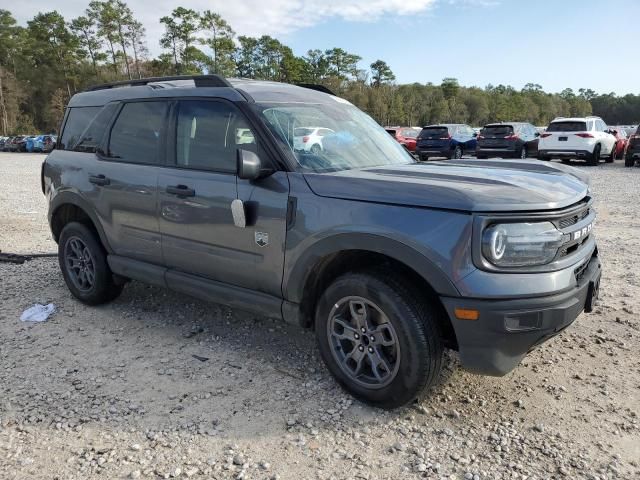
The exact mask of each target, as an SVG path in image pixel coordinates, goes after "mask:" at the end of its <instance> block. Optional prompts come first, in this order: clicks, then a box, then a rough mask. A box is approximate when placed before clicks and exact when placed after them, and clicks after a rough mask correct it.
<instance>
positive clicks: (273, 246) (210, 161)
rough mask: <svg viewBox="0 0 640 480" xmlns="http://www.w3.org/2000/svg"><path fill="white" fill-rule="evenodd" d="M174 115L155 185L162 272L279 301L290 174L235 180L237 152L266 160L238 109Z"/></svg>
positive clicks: (183, 103)
mask: <svg viewBox="0 0 640 480" xmlns="http://www.w3.org/2000/svg"><path fill="white" fill-rule="evenodd" d="M174 112H175V113H174V114H173V115H172V118H173V120H172V124H173V125H174V126H173V127H172V131H173V132H175V133H174V134H173V135H174V137H173V139H172V140H171V142H170V144H171V147H170V148H169V155H170V159H169V163H168V165H167V168H165V169H164V170H163V171H162V173H161V174H160V175H159V182H158V185H159V187H158V188H159V209H160V216H159V222H160V231H161V233H162V251H163V256H164V262H165V264H166V265H167V266H168V267H169V268H172V269H175V270H179V271H182V272H185V273H189V274H195V275H199V276H202V277H206V278H208V279H211V280H215V281H219V282H224V283H226V284H230V285H235V286H239V287H243V288H249V289H252V290H256V291H261V292H264V293H268V294H271V295H274V296H278V297H279V296H281V294H282V289H281V283H282V272H283V266H284V246H285V235H286V212H287V203H288V198H289V182H288V178H287V174H286V172H281V171H279V172H276V173H274V174H273V175H271V176H269V177H267V178H264V179H261V180H259V181H256V182H253V183H252V182H249V181H246V180H241V179H238V178H237V175H236V171H237V151H238V149H239V148H242V149H245V150H253V151H254V152H256V153H258V155H260V157H261V159H262V160H263V161H266V162H269V158H268V156H267V154H266V153H265V151H264V149H263V148H262V147H261V145H260V142H259V140H258V137H257V135H256V134H255V133H254V129H253V128H252V127H251V125H250V123H249V122H248V120H247V119H246V117H245V116H244V114H243V113H242V112H240V111H239V110H238V108H237V107H236V106H235V105H233V104H231V103H229V102H226V101H222V100H210V99H207V100H180V101H178V102H176V103H175V105H174ZM247 132H251V133H247ZM238 139H241V140H240V141H239V140H238ZM235 199H241V200H243V202H244V205H245V210H246V213H247V226H246V227H245V228H240V227H237V226H235V225H234V221H233V216H232V213H231V202H233V201H234V200H235Z"/></svg>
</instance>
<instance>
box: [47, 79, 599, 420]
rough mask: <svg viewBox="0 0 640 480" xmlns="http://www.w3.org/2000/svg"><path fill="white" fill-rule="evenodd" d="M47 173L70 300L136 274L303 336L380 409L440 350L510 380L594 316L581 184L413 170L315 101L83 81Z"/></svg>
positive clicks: (408, 161)
mask: <svg viewBox="0 0 640 480" xmlns="http://www.w3.org/2000/svg"><path fill="white" fill-rule="evenodd" d="M122 86H126V87H127V88H120V87H122ZM274 99H277V101H274ZM308 125H315V127H314V128H320V129H326V130H327V131H330V132H331V133H329V134H327V135H325V136H324V137H323V140H322V141H323V148H322V150H320V151H319V152H317V153H314V154H311V153H310V152H307V151H304V150H298V149H296V148H295V145H296V142H297V138H298V137H299V135H298V133H299V132H297V131H296V130H298V129H303V128H308V127H306V126H308ZM247 131H250V134H247ZM41 180H42V188H43V192H44V194H45V196H46V198H47V201H48V205H49V211H48V218H49V224H50V226H51V231H52V234H53V238H54V239H55V241H56V242H57V243H58V260H59V265H60V269H61V272H62V276H63V277H64V280H65V282H66V284H67V287H68V288H69V290H70V292H71V293H72V294H73V295H74V296H75V297H76V298H78V299H79V300H80V301H82V302H84V303H86V304H90V305H97V304H101V303H105V302H108V301H110V300H113V299H114V298H116V297H117V296H118V295H119V294H120V293H121V292H122V289H123V288H124V285H125V284H126V283H127V281H128V280H130V279H134V280H138V281H142V282H146V283H151V284H154V285H158V286H161V287H166V288H169V289H172V290H174V291H176V292H179V293H181V294H183V295H188V296H194V297H198V298H201V299H204V300H211V301H215V302H218V303H223V304H225V305H229V306H231V307H235V308H238V309H243V310H249V311H252V312H257V313H258V314H259V315H261V316H264V317H271V318H280V319H283V320H285V321H287V322H290V323H293V324H297V325H300V326H304V327H308V328H309V329H310V330H312V331H314V332H315V337H316V341H317V345H318V349H319V352H320V354H321V356H322V358H323V360H324V361H325V363H326V365H327V367H328V369H329V370H330V371H331V373H332V374H333V375H334V376H335V378H336V379H337V381H338V382H339V383H340V384H342V385H343V386H345V388H346V389H348V390H349V391H350V392H351V393H353V394H354V395H355V396H357V397H358V398H360V399H362V400H364V401H366V402H369V403H371V404H374V405H377V406H380V407H386V408H391V407H397V406H399V405H404V404H406V403H408V402H411V401H412V400H413V399H415V398H416V397H417V396H418V395H419V394H420V393H422V392H423V391H424V390H425V389H427V388H428V387H429V386H430V385H432V384H433V383H434V382H435V381H436V379H437V378H438V376H439V373H440V371H441V368H442V364H443V350H444V348H452V349H457V350H458V351H459V353H460V361H461V364H462V365H463V366H464V367H465V368H467V369H469V370H472V371H474V372H476V373H482V374H488V375H504V374H506V373H507V372H509V371H511V370H512V369H513V368H515V367H516V366H517V365H518V364H519V363H520V361H521V360H522V359H523V358H524V357H525V355H526V354H527V352H529V350H531V349H532V348H533V347H534V346H536V345H539V344H540V343H542V342H544V341H545V340H547V339H548V338H551V337H552V336H554V335H555V334H557V333H558V332H559V331H561V330H562V329H564V328H565V327H567V326H569V325H570V324H571V323H572V322H573V321H574V320H575V319H576V318H577V317H578V315H579V314H580V313H581V312H582V311H583V310H586V311H590V310H591V309H592V307H593V302H594V300H595V298H596V297H597V292H598V286H599V282H600V261H599V259H598V250H597V247H596V240H595V236H594V233H593V231H592V227H593V221H594V219H595V211H594V209H593V207H592V204H593V201H594V200H593V198H591V196H590V195H589V193H588V185H587V184H586V183H585V182H584V177H583V174H581V173H580V172H579V171H577V170H575V169H573V168H571V167H567V166H564V165H556V164H539V162H535V163H533V162H519V161H517V160H514V161H512V162H509V165H508V168H502V167H501V166H500V165H499V162H493V163H491V162H478V161H477V160H469V161H464V160H457V161H451V162H439V163H438V162H433V163H430V164H418V163H417V162H416V161H415V160H414V159H413V157H412V156H411V155H409V154H408V153H407V151H406V150H405V149H404V148H403V147H402V146H401V145H399V144H398V143H397V142H396V141H395V140H394V139H393V138H391V137H390V136H389V134H388V133H387V132H385V130H384V129H383V128H382V127H380V126H379V125H377V124H376V123H375V122H374V121H373V120H372V119H371V118H370V117H369V116H367V115H366V114H365V113H363V112H362V111H360V110H359V109H358V108H356V107H355V106H354V105H352V104H350V103H349V102H348V101H346V100H343V99H339V98H337V97H335V96H333V95H330V94H327V93H322V92H320V91H317V89H316V88H310V87H306V88H302V87H299V86H294V85H286V84H279V83H275V82H260V81H254V80H239V79H236V80H226V79H224V78H222V77H219V76H215V75H206V76H195V77H188V78H184V77H170V78H155V79H141V80H131V81H128V82H122V83H115V84H109V85H105V86H98V87H94V88H92V89H90V90H89V91H86V92H82V93H78V94H76V95H74V96H73V97H72V98H71V100H70V101H69V105H68V107H67V108H66V109H65V118H64V120H63V126H62V130H61V134H60V138H59V141H58V143H57V145H56V148H55V149H54V150H53V152H52V153H51V154H49V155H48V156H47V157H46V158H45V160H44V163H43V167H42V178H41ZM178 308H179V307H178Z"/></svg>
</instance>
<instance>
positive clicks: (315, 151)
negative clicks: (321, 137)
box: [311, 143, 322, 155]
mask: <svg viewBox="0 0 640 480" xmlns="http://www.w3.org/2000/svg"><path fill="white" fill-rule="evenodd" d="M321 151H322V147H321V146H320V145H318V144H317V143H316V144H314V145H312V146H311V153H313V154H314V155H318V154H319V153H320V152H321Z"/></svg>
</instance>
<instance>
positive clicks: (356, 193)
mask: <svg viewBox="0 0 640 480" xmlns="http://www.w3.org/2000/svg"><path fill="white" fill-rule="evenodd" d="M305 178H306V180H307V183H308V184H309V187H310V188H311V190H313V192H314V193H315V194H316V195H319V196H322V197H332V198H343V199H347V200H360V201H365V202H378V203H386V204H395V205H409V206H416V207H430V208H442V209H447V210H462V211H468V212H513V211H533V210H552V209H559V208H564V207H567V206H569V205H572V204H574V203H577V202H579V201H580V200H581V199H582V198H584V197H585V196H586V195H587V192H588V189H589V187H588V182H589V180H588V176H587V175H585V174H583V173H582V172H580V171H579V170H577V169H575V168H573V167H568V166H566V165H561V164H558V163H551V162H539V161H537V160H513V161H512V160H494V161H485V160H456V161H451V160H450V161H446V162H429V163H422V164H409V165H393V166H383V167H374V168H366V169H358V170H343V171H339V172H332V173H311V174H309V173H307V174H305Z"/></svg>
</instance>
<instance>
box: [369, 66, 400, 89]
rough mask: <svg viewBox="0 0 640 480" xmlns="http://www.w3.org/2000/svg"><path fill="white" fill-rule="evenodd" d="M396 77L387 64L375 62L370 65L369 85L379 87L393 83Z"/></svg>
mask: <svg viewBox="0 0 640 480" xmlns="http://www.w3.org/2000/svg"><path fill="white" fill-rule="evenodd" d="M395 79H396V76H395V75H394V74H393V72H392V71H391V68H389V66H388V65H387V62H384V61H382V60H376V61H375V62H373V63H372V64H371V85H373V86H374V87H379V86H380V85H382V84H383V83H389V82H393V81H394V80H395Z"/></svg>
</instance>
